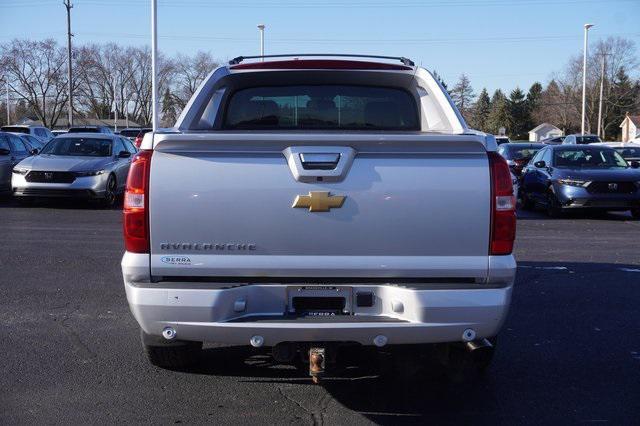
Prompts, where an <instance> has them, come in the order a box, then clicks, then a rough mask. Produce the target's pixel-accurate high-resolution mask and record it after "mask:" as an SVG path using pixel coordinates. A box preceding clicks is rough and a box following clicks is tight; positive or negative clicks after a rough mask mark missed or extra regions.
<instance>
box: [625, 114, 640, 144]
mask: <svg viewBox="0 0 640 426" xmlns="http://www.w3.org/2000/svg"><path fill="white" fill-rule="evenodd" d="M620 128H621V129H622V142H629V141H630V140H632V139H635V138H637V137H639V136H640V115H629V113H627V115H626V116H625V117H624V120H622V123H620Z"/></svg>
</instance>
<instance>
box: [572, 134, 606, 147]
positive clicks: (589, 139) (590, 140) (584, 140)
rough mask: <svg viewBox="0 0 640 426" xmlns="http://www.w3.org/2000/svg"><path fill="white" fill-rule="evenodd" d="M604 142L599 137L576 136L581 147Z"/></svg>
mask: <svg viewBox="0 0 640 426" xmlns="http://www.w3.org/2000/svg"><path fill="white" fill-rule="evenodd" d="M599 142H602V141H601V140H600V138H599V137H598V136H576V143H578V144H579V145H586V144H589V143H599Z"/></svg>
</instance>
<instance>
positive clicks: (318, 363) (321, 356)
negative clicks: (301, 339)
mask: <svg viewBox="0 0 640 426" xmlns="http://www.w3.org/2000/svg"><path fill="white" fill-rule="evenodd" d="M325 358H326V356H325V349H324V348H319V347H311V348H309V375H310V376H311V380H313V383H319V382H320V378H321V377H322V376H324V371H325Z"/></svg>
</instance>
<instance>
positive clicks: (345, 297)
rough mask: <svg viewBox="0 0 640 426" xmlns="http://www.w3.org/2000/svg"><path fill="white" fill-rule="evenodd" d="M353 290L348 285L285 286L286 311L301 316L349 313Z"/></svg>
mask: <svg viewBox="0 0 640 426" xmlns="http://www.w3.org/2000/svg"><path fill="white" fill-rule="evenodd" d="M352 301H353V291H352V288H351V287H348V286H333V285H299V286H289V287H287V313H288V314H290V315H303V316H335V315H350V314H351V313H352V311H353V310H352V306H353V302H352Z"/></svg>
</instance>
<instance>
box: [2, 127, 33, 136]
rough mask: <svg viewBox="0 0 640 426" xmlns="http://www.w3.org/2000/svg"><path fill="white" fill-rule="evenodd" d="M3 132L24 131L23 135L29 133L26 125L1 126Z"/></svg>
mask: <svg viewBox="0 0 640 426" xmlns="http://www.w3.org/2000/svg"><path fill="white" fill-rule="evenodd" d="M2 131H3V132H12V133H24V134H25V135H28V134H30V133H29V128H28V127H20V126H2Z"/></svg>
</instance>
